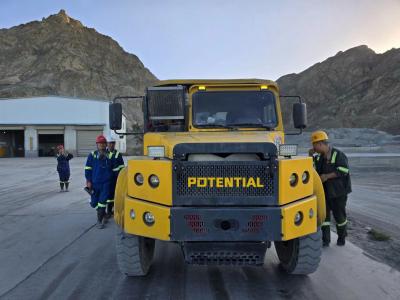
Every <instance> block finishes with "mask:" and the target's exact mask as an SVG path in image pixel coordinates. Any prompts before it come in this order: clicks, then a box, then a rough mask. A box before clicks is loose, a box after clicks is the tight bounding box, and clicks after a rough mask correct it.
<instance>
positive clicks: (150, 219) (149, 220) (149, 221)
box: [143, 211, 156, 226]
mask: <svg viewBox="0 0 400 300" xmlns="http://www.w3.org/2000/svg"><path fill="white" fill-rule="evenodd" d="M143 221H144V222H145V223H146V225H148V226H151V225H153V224H154V222H155V221H156V219H155V218H154V215H153V214H152V213H151V212H149V211H146V212H145V213H144V214H143Z"/></svg>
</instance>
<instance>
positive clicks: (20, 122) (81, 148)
mask: <svg viewBox="0 0 400 300" xmlns="http://www.w3.org/2000/svg"><path fill="white" fill-rule="evenodd" d="M108 116H109V103H108V102H106V101H99V100H88V99H76V98H65V97H53V96H49V97H32V98H18V99H0V157H14V156H26V157H36V156H53V155H54V154H55V153H54V152H55V147H56V146H57V145H59V144H63V145H64V147H65V149H66V150H67V151H68V152H70V153H72V154H74V155H78V156H86V155H87V154H88V153H89V152H90V151H92V150H94V149H95V148H96V144H95V140H96V136H98V135H99V134H104V135H105V136H106V137H107V136H112V137H114V138H115V139H116V148H117V149H118V150H119V151H120V152H122V153H124V152H126V137H125V136H122V138H120V137H119V136H118V135H117V134H115V133H114V132H113V131H111V130H110V127H109V117H108ZM125 131H126V119H125V116H124V117H123V121H122V130H121V132H125Z"/></svg>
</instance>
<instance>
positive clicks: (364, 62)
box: [278, 46, 400, 134]
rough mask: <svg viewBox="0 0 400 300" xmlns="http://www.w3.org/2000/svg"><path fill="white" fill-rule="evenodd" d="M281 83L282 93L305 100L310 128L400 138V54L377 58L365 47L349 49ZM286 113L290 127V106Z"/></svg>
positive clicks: (279, 81) (286, 108)
mask: <svg viewBox="0 0 400 300" xmlns="http://www.w3.org/2000/svg"><path fill="white" fill-rule="evenodd" d="M278 83H279V85H280V88H281V94H283V95H300V96H302V97H303V98H304V99H305V101H306V103H307V108H308V117H309V125H310V127H311V128H338V127H348V128H353V127H356V128H375V129H379V130H384V131H388V132H391V133H396V134H399V133H400V49H392V50H389V51H387V52H385V53H383V54H376V53H375V52H374V51H373V50H371V49H369V48H368V47H367V46H359V47H355V48H351V49H349V50H347V51H345V52H339V53H337V54H336V55H335V56H333V57H330V58H328V59H327V60H325V61H323V62H321V63H317V64H315V65H313V66H312V67H310V68H308V69H307V70H305V71H303V72H301V73H299V74H289V75H286V76H283V77H281V78H279V79H278ZM284 106H285V105H284ZM284 110H285V111H286V112H288V113H286V114H285V119H286V122H289V118H290V117H291V116H290V110H289V107H288V105H286V106H285V107H284Z"/></svg>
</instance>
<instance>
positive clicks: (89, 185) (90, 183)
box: [86, 181, 92, 190]
mask: <svg viewBox="0 0 400 300" xmlns="http://www.w3.org/2000/svg"><path fill="white" fill-rule="evenodd" d="M86 186H87V187H88V189H89V190H91V189H92V182H91V181H86Z"/></svg>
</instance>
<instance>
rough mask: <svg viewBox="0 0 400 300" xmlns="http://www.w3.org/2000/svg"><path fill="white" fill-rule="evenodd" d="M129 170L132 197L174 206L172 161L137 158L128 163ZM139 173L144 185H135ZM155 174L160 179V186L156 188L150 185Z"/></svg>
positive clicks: (129, 188) (129, 189)
mask: <svg viewBox="0 0 400 300" xmlns="http://www.w3.org/2000/svg"><path fill="white" fill-rule="evenodd" d="M128 170H129V171H128V194H129V195H130V196H131V197H134V198H138V199H143V200H147V201H151V202H156V203H160V204H163V205H169V206H171V205H172V162H171V161H170V160H160V159H157V160H154V159H152V158H150V157H141V158H140V159H137V158H135V159H131V160H129V161H128ZM137 173H141V174H142V175H143V177H144V183H143V185H137V184H136V183H135V181H134V176H135V174H137ZM153 174H154V175H157V176H158V178H159V179H160V185H159V186H158V187H156V188H153V187H151V186H150V184H149V177H150V175H153Z"/></svg>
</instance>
